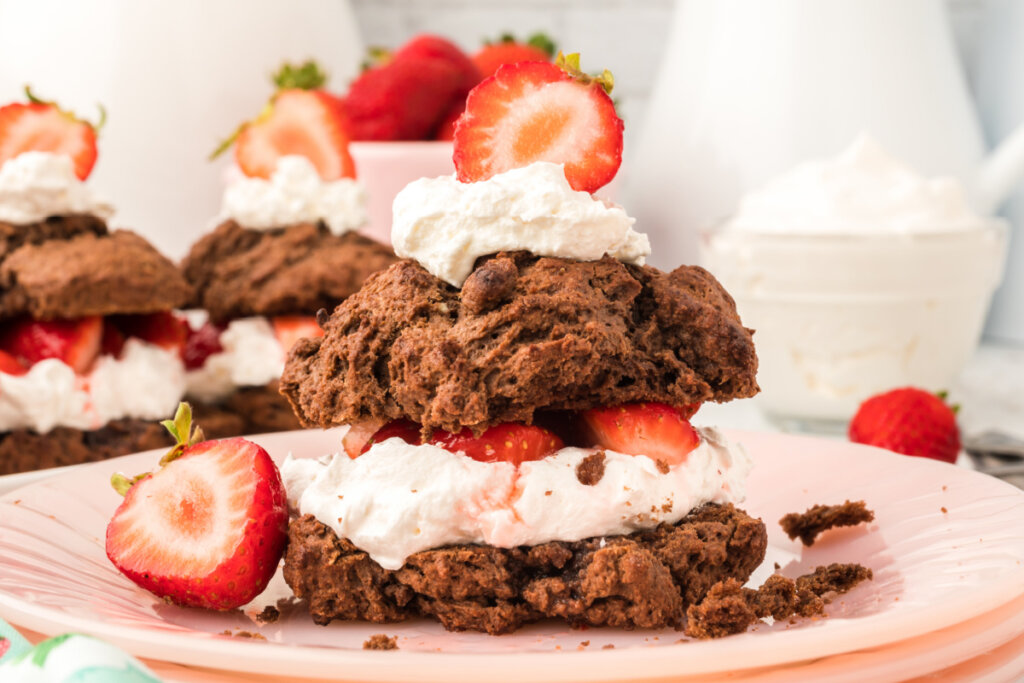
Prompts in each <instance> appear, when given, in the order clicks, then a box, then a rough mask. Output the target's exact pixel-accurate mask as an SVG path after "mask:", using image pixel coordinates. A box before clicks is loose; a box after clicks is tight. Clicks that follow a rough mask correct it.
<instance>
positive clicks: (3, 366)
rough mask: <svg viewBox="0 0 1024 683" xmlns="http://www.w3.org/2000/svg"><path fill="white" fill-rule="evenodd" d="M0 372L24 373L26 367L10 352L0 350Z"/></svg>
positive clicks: (26, 370)
mask: <svg viewBox="0 0 1024 683" xmlns="http://www.w3.org/2000/svg"><path fill="white" fill-rule="evenodd" d="M0 372H2V373H3V374H5V375H24V374H25V373H26V372H28V368H26V367H25V366H24V365H22V364H21V362H20V361H19V360H18V359H17V358H15V357H14V356H12V355H11V354H9V353H7V352H6V351H0Z"/></svg>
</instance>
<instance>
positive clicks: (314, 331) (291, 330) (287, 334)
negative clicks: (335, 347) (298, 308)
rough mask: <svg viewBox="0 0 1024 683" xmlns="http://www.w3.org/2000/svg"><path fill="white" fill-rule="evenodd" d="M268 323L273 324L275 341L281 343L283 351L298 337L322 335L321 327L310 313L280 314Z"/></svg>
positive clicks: (289, 347) (286, 350) (292, 344)
mask: <svg viewBox="0 0 1024 683" xmlns="http://www.w3.org/2000/svg"><path fill="white" fill-rule="evenodd" d="M270 323H271V324H272V325H273V326H274V336H275V337H277V343H278V344H280V345H281V348H282V349H284V350H285V353H287V352H288V350H289V349H291V348H292V347H293V346H295V342H297V341H299V340H300V339H305V338H307V337H314V338H315V337H322V336H324V331H323V329H322V328H321V327H320V324H319V323H317V321H316V317H315V316H312V315H280V316H277V317H276V318H271V319H270Z"/></svg>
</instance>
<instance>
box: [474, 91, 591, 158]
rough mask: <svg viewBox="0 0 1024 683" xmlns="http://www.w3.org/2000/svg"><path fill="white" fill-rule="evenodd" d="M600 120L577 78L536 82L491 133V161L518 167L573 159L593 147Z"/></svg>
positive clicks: (583, 156)
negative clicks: (539, 83) (536, 162)
mask: <svg viewBox="0 0 1024 683" xmlns="http://www.w3.org/2000/svg"><path fill="white" fill-rule="evenodd" d="M601 129H602V126H601V119H600V115H599V113H598V110H597V109H595V107H594V105H593V102H591V100H590V97H589V96H588V95H587V94H585V92H582V91H581V90H580V88H579V85H578V84H576V83H574V82H568V81H559V82H557V83H547V84H544V85H542V86H539V87H538V86H534V87H532V88H530V89H529V90H526V91H525V92H524V94H523V96H522V97H520V98H518V99H517V100H516V101H515V106H514V107H511V108H509V110H508V113H507V114H506V116H504V117H503V118H502V119H501V121H500V122H499V123H498V125H497V126H495V127H494V131H493V133H492V136H491V144H492V149H493V153H492V157H491V159H492V161H491V163H492V166H493V167H495V168H517V167H520V166H523V165H524V163H526V162H531V161H550V162H552V163H564V164H567V165H568V164H574V163H578V162H581V161H583V160H584V159H585V158H586V157H587V156H588V154H589V151H590V148H591V147H593V141H594V134H593V132H592V131H598V130H601Z"/></svg>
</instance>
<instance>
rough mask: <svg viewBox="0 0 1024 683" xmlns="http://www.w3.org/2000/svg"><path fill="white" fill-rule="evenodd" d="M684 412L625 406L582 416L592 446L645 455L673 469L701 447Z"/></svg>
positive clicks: (667, 407) (663, 407)
mask: <svg viewBox="0 0 1024 683" xmlns="http://www.w3.org/2000/svg"><path fill="white" fill-rule="evenodd" d="M688 410H689V408H686V409H682V410H681V409H677V408H674V407H672V406H670V405H666V404H664V403H626V404H623V405H619V406H609V407H605V408H593V409H591V410H587V411H585V412H584V413H582V414H581V418H582V420H583V423H584V425H585V426H586V427H587V429H588V430H589V433H590V438H591V441H592V444H591V445H593V446H596V447H600V448H607V449H609V450H612V451H615V452H617V453H625V454H627V455H645V456H647V457H649V458H651V459H652V460H656V461H657V460H660V461H662V462H664V463H665V464H667V465H669V466H672V465H678V464H680V463H682V462H683V461H685V460H686V456H687V455H688V454H689V453H690V451H692V450H693V449H694V448H696V447H697V445H698V444H699V443H700V435H699V434H698V433H697V431H696V430H695V429H694V428H693V426H692V425H690V422H689V420H688V419H687V418H686V417H685V415H686V412H688Z"/></svg>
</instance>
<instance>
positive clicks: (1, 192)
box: [0, 152, 114, 225]
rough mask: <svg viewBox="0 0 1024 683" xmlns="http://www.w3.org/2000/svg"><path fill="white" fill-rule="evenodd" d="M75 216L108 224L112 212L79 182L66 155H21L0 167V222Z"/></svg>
mask: <svg viewBox="0 0 1024 683" xmlns="http://www.w3.org/2000/svg"><path fill="white" fill-rule="evenodd" d="M75 213H79V214H92V215H94V216H97V217H99V218H102V219H103V220H108V219H109V218H110V217H111V216H112V215H114V209H113V207H112V206H111V205H110V204H109V203H107V202H105V201H103V200H101V199H99V198H98V197H97V196H96V195H95V194H94V193H93V191H92V190H91V189H90V188H89V186H88V185H86V184H85V183H84V182H82V181H81V180H79V179H78V176H76V175H75V167H74V164H73V162H72V161H71V158H70V157H68V156H67V155H66V154H53V153H51V152H23V153H21V154H19V155H18V156H16V157H14V158H13V159H9V160H8V161H6V162H4V163H3V164H2V165H0V221H3V222H5V223H11V224H13V225H27V224H29V223H38V222H40V221H44V220H46V219H47V218H49V217H50V216H63V215H68V214H75Z"/></svg>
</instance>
